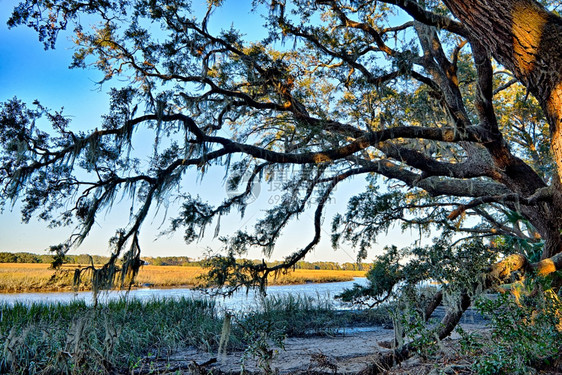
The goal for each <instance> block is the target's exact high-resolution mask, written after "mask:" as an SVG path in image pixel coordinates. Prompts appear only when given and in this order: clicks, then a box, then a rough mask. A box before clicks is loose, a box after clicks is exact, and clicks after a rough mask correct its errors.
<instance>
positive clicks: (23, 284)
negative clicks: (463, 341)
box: [0, 263, 365, 293]
mask: <svg viewBox="0 0 562 375" xmlns="http://www.w3.org/2000/svg"><path fill="white" fill-rule="evenodd" d="M49 266H50V265H49V264H44V263H0V292H4V293H17V292H26V291H45V292H46V291H65V290H71V287H72V271H73V270H74V268H75V267H76V265H64V266H63V268H62V269H63V271H68V272H67V274H66V275H62V276H60V277H57V278H53V275H54V271H53V270H52V269H49ZM204 272H205V270H204V269H203V268H201V267H190V266H151V265H148V266H143V267H141V269H140V272H139V274H138V276H137V278H136V284H135V285H136V286H143V285H149V286H151V287H154V288H173V287H183V286H187V287H193V286H196V285H197V284H198V282H199V280H198V279H197V277H198V276H200V275H202V274H203V273H204ZM362 276H365V272H364V271H337V270H336V271H331V270H300V269H298V270H295V271H292V272H289V273H287V274H286V275H279V276H278V277H277V278H274V277H273V276H272V277H271V278H270V280H269V282H270V285H281V284H305V283H327V282H337V281H349V280H352V279H353V278H354V277H362ZM82 289H88V284H85V285H84V286H83V288H82Z"/></svg>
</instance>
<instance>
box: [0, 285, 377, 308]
mask: <svg viewBox="0 0 562 375" xmlns="http://www.w3.org/2000/svg"><path fill="white" fill-rule="evenodd" d="M354 283H357V284H361V285H365V284H366V283H367V279H366V278H364V277H356V278H355V279H354V280H353V281H345V282H337V283H320V284H299V285H274V286H269V287H268V288H267V295H268V296H275V297H282V296H287V295H293V296H300V297H305V298H314V299H332V300H333V297H334V296H336V295H337V294H339V293H341V292H342V291H343V290H344V289H347V288H351V287H352V286H353V284H354ZM181 297H185V298H210V297H209V296H208V295H207V294H205V293H204V292H202V291H198V290H193V289H187V288H178V289H149V288H145V289H134V290H131V291H129V292H126V291H110V292H103V293H100V295H99V296H98V300H99V301H100V302H101V303H103V302H106V301H110V300H118V299H121V298H134V299H137V300H141V301H148V300H150V299H160V298H181ZM215 298H216V301H217V302H218V303H219V304H220V305H221V307H222V308H224V309H227V310H236V311H241V310H247V309H249V308H252V307H255V306H257V305H258V304H259V301H260V296H259V294H258V293H256V292H255V291H253V290H250V291H248V292H246V290H241V291H238V292H236V293H235V294H234V295H233V296H231V297H228V298H223V297H215ZM72 301H85V302H86V303H87V304H92V303H93V294H92V292H78V293H72V292H63V293H14V294H0V304H8V305H12V304H14V303H18V302H19V303H24V304H31V303H68V302H72ZM334 304H335V307H336V308H340V309H341V308H346V307H348V305H346V304H342V303H341V302H339V301H334Z"/></svg>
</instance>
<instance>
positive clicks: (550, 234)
mask: <svg viewBox="0 0 562 375" xmlns="http://www.w3.org/2000/svg"><path fill="white" fill-rule="evenodd" d="M444 2H445V4H446V5H447V7H448V8H449V9H450V10H451V12H453V14H454V15H455V17H457V18H458V19H459V21H460V22H461V23H462V24H463V25H465V26H466V28H467V31H468V32H469V33H470V34H471V36H472V37H473V38H474V39H476V40H479V41H480V42H481V43H482V44H483V45H484V46H486V48H487V50H488V52H489V53H490V54H491V55H492V56H493V57H494V58H495V59H496V60H497V61H499V62H500V63H501V64H502V65H504V66H505V67H506V68H508V69H509V70H511V71H512V72H513V73H514V74H515V76H516V77H517V79H519V80H520V81H521V82H522V83H523V84H524V85H525V86H526V87H527V88H528V90H529V92H530V93H532V94H533V95H534V96H535V97H536V98H537V100H538V101H539V103H540V105H541V107H542V109H543V111H544V113H545V115H546V118H547V121H548V124H549V126H550V133H551V150H552V154H553V157H554V160H555V163H556V172H557V176H555V177H554V178H553V181H552V187H551V195H552V201H551V203H550V204H549V206H550V207H545V208H544V211H546V212H548V211H551V214H550V215H545V216H546V217H544V218H542V220H543V221H545V222H546V224H544V225H542V228H537V230H539V233H541V235H542V236H543V239H544V240H545V247H544V251H543V258H548V257H551V256H553V255H554V254H557V253H559V252H560V251H561V250H562V240H561V238H560V234H559V233H560V228H562V220H561V219H560V214H559V212H562V193H561V192H562V183H561V180H560V179H561V178H562V44H561V41H562V19H560V18H559V17H557V16H555V15H554V14H551V13H549V12H548V11H546V10H545V9H544V8H543V7H542V6H541V5H539V4H538V3H537V2H535V1H534V0H494V1H489V0H444ZM539 221H540V220H539Z"/></svg>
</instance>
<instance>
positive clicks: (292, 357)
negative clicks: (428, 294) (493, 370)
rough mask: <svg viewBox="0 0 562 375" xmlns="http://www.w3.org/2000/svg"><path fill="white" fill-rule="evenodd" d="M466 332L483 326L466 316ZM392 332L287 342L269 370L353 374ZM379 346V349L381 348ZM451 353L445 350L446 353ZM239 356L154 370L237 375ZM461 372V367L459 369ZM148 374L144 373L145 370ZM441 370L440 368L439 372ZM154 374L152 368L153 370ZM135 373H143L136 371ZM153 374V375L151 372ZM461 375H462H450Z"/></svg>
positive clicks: (171, 362)
mask: <svg viewBox="0 0 562 375" xmlns="http://www.w3.org/2000/svg"><path fill="white" fill-rule="evenodd" d="M461 323H462V324H461V326H462V327H463V328H464V329H465V330H466V331H475V330H485V329H486V324H485V322H484V321H482V319H481V318H480V317H477V316H476V317H475V315H474V314H472V315H471V314H467V316H465V317H464V318H463V320H462V321H461ZM393 337H394V332H393V330H391V329H384V328H383V327H362V328H356V329H347V330H346V331H343V332H342V333H341V334H340V335H337V336H334V337H304V338H288V339H286V340H285V348H284V350H283V349H277V350H276V351H275V356H274V359H273V361H272V364H271V368H272V369H273V370H274V371H275V372H276V373H279V374H356V373H358V372H360V371H361V370H364V369H365V368H366V367H367V365H368V364H372V363H374V362H376V359H377V357H378V356H379V355H380V354H381V353H384V352H385V351H388V350H389V349H388V348H385V347H384V346H385V345H384V343H385V342H387V343H388V342H391V340H392V339H393ZM457 339H458V335H456V334H453V335H452V336H451V337H450V338H449V339H447V340H446V341H445V342H444V343H443V344H444V345H443V346H444V347H447V348H451V347H453V346H454V344H455V341H456V340H457ZM381 345H382V346H381ZM450 351H451V350H449V352H450ZM242 356H243V353H241V352H234V353H228V354H227V355H226V356H223V357H222V358H217V356H216V354H212V353H206V352H203V351H200V350H197V349H189V350H186V351H182V352H179V353H176V354H175V355H173V356H171V357H169V359H168V362H167V364H166V365H165V367H164V366H162V367H160V366H158V367H159V368H158V370H159V371H157V372H160V373H172V372H173V373H180V374H209V373H214V374H229V373H231V374H234V373H236V374H239V373H240V371H241V360H242ZM436 367H438V366H436V365H435V364H434V363H433V364H431V363H423V361H420V359H415V358H414V359H412V360H409V361H407V362H406V363H404V364H403V365H402V366H401V367H400V368H398V369H397V371H398V372H394V371H393V372H392V373H395V374H398V373H400V374H430V373H432V371H434V372H435V370H436ZM459 368H462V367H459ZM145 370H148V369H145ZM441 370H442V368H441ZM153 371H154V368H153ZM245 371H246V372H247V373H263V372H262V371H261V370H260V368H259V364H258V363H257V360H256V358H248V359H247V360H246V362H245ZM138 373H143V371H140V372H138ZM153 373H154V372H153ZM452 373H456V374H462V373H463V372H462V371H456V370H455V372H452Z"/></svg>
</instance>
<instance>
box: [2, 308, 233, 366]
mask: <svg viewBox="0 0 562 375" xmlns="http://www.w3.org/2000/svg"><path fill="white" fill-rule="evenodd" d="M221 319H222V318H221V317H219V315H218V314H217V308H216V305H215V303H214V302H213V301H206V300H193V299H185V298H184V299H178V300H153V301H149V302H139V301H135V300H132V301H124V300H122V301H117V302H109V303H108V304H106V305H103V306H101V307H98V308H93V307H91V306H87V305H86V304H84V303H83V302H73V303H70V304H32V305H24V304H15V305H13V306H5V305H4V306H2V307H1V321H0V342H4V345H3V347H1V348H0V350H1V351H2V352H1V353H0V354H1V357H0V373H10V374H32V373H39V372H40V373H43V374H94V373H96V374H99V373H111V372H114V371H118V372H119V371H123V370H127V371H129V370H131V369H134V368H138V367H139V366H140V365H141V364H142V363H144V360H145V359H146V358H150V359H151V360H153V361H158V360H161V359H162V358H167V356H169V355H170V354H171V353H172V352H174V351H176V350H180V349H182V348H185V347H187V346H195V347H198V348H201V349H204V350H212V349H213V348H215V347H216V346H217V337H219V336H220V331H221V324H222V323H221Z"/></svg>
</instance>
